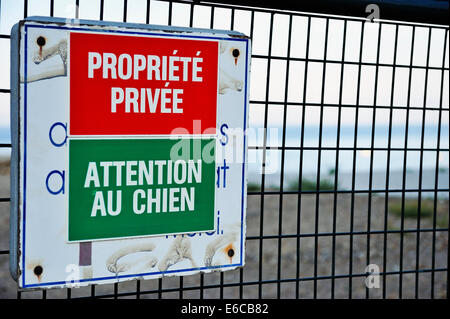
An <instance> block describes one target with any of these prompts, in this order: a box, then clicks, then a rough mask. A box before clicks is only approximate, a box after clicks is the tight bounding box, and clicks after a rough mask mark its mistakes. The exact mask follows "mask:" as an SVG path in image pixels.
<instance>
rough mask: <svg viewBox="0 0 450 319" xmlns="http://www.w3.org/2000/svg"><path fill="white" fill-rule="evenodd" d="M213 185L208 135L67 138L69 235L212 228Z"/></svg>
mask: <svg viewBox="0 0 450 319" xmlns="http://www.w3.org/2000/svg"><path fill="white" fill-rule="evenodd" d="M214 190H215V139H214V138H210V137H209V138H205V137H202V138H192V137H191V138H182V139H169V138H152V139H82V138H80V139H70V140H69V213H68V214H69V216H68V240H69V241H90V240H97V239H112V238H126V237H137V236H149V235H164V234H175V233H189V232H198V231H210V230H213V229H214ZM205 194H209V195H208V196H205Z"/></svg>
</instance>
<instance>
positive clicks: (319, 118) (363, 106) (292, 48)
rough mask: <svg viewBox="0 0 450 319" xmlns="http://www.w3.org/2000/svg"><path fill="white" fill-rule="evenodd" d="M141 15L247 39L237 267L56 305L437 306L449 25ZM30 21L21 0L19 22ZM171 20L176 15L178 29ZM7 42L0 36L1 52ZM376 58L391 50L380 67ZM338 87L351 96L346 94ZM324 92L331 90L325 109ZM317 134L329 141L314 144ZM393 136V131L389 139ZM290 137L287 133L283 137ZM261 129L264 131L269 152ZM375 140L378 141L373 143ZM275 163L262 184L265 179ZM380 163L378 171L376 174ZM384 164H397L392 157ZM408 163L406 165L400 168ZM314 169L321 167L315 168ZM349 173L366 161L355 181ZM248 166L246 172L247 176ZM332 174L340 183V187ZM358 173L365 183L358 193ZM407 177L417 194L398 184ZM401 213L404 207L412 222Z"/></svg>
mask: <svg viewBox="0 0 450 319" xmlns="http://www.w3.org/2000/svg"><path fill="white" fill-rule="evenodd" d="M49 4H50V5H49V12H48V14H47V15H48V16H57V15H60V14H61V13H60V11H61V10H60V8H59V7H57V5H58V1H55V0H51V1H50V3H49ZM74 4H75V6H74V7H73V8H72V10H71V11H70V10H69V11H70V12H71V15H72V16H70V17H68V18H76V19H77V18H81V19H83V14H82V13H83V11H80V8H81V9H83V7H80V5H81V6H82V5H83V3H81V4H80V1H78V0H77V1H74ZM144 4H145V5H144V7H142V8H141V11H142V12H144V10H145V23H147V24H149V23H152V24H161V21H160V20H161V19H160V17H158V16H155V15H152V12H153V10H162V11H158V12H159V14H165V16H167V21H166V22H165V24H167V25H182V24H183V23H184V25H183V26H188V27H196V26H197V24H198V23H199V22H202V25H207V27H209V28H211V29H213V28H217V25H218V23H220V25H221V27H220V28H224V27H222V25H228V26H229V27H227V28H228V29H230V30H237V31H241V32H244V33H246V34H247V35H248V36H250V38H251V39H252V45H253V52H252V74H251V90H250V100H249V104H250V114H249V120H250V128H249V131H251V130H255V131H257V129H262V133H261V134H260V135H258V134H257V135H258V136H256V138H255V139H254V140H252V138H250V142H249V148H248V149H249V155H250V154H252V155H255V157H256V158H257V160H256V164H255V163H253V164H255V165H253V164H252V165H253V166H251V165H250V163H249V174H251V173H253V177H251V176H249V188H248V208H247V237H246V240H247V249H246V265H245V266H244V267H243V268H240V269H237V270H234V271H230V272H226V273H224V272H221V273H219V274H217V273H216V274H203V273H202V274H200V275H195V276H186V277H178V278H161V279H157V280H149V281H144V280H137V281H135V282H134V283H132V284H131V288H130V283H120V284H119V283H115V284H112V285H106V286H107V287H108V289H109V290H105V289H104V288H103V287H102V286H101V285H100V286H96V285H92V286H90V287H87V288H79V289H72V288H66V289H60V290H58V291H59V292H61V291H63V290H64V291H65V294H63V297H66V298H119V297H134V298H147V297H151V298H165V297H172V298H173V297H175V298H180V299H182V298H191V297H193V296H195V297H196V298H224V297H228V298H229V297H233V298H265V297H270V298H448V285H447V281H448V276H449V267H448V256H449V255H448V243H449V234H448V232H449V226H448V220H449V210H448V198H449V187H448V162H449V160H448V153H449V147H448V122H449V120H448V117H449V105H448V85H449V83H448V81H449V80H448V77H449V65H448V52H449V50H448V36H449V35H448V29H449V28H448V26H441V25H425V24H419V23H409V22H399V21H384V20H382V21H381V22H379V23H369V22H366V20H365V19H362V18H356V17H343V16H330V15H323V14H317V13H304V12H297V11H289V10H280V9H268V8H257V7H252V6H249V5H246V3H245V1H243V2H242V5H236V4H223V3H214V2H203V1H193V2H192V1H150V0H148V1H146V2H144ZM108 5H111V4H110V3H109V2H107V1H104V0H100V7H99V8H98V20H100V21H102V20H107V19H108V15H109V14H110V13H111V10H116V11H117V10H119V9H120V8H113V7H112V5H111V7H108ZM131 5H132V1H127V0H124V1H123V7H122V8H121V9H122V11H121V13H122V14H121V21H123V22H134V20H133V16H132V14H133V12H135V11H133V9H132V7H131ZM200 8H203V9H205V8H206V9H207V11H208V14H207V16H206V17H207V18H205V17H204V16H203V17H201V18H202V19H209V20H208V21H206V22H205V21H198V19H200V17H199V16H196V13H197V11H198V10H199V9H200ZM30 11H31V9H30V6H29V3H28V1H27V0H24V1H23V18H25V17H27V16H29V12H30ZM161 12H162V13H161ZM180 12H181V15H180ZM1 14H2V15H5V14H8V12H6V13H5V11H4V10H3V12H1ZM65 14H66V15H67V13H65ZM181 16H182V17H188V18H187V21H188V22H187V24H186V19H181V18H180V17H181ZM66 17H67V16H66ZM196 17H197V18H196ZM242 17H244V18H245V21H246V22H247V24H246V25H247V26H246V27H245V28H244V27H242V26H241V25H242V21H241V20H240V19H244V18H242ZM381 17H382V12H381ZM18 18H21V17H18ZM154 19H157V20H158V21H157V23H156V22H155V21H154ZM196 19H197V20H196ZM181 20H183V21H184V22H181ZM225 20H226V21H225ZM223 21H225V23H224V22H223ZM142 22H144V21H142ZM280 25H283V28H281V29H280ZM0 27H1V26H0ZM337 27H338V28H341V29H339V30H341V31H340V33H339V36H338V37H337V33H336V28H337ZM244 29H245V30H244ZM261 30H263V31H261ZM299 30H300V31H299ZM405 32H406V33H405ZM405 35H406V36H405ZM335 37H337V40H336V38H335ZM405 37H406V40H405ZM9 39H10V35H9V34H0V41H2V42H3V43H5V42H4V41H9ZM281 39H285V40H284V44H283V43H282V42H281V41H282V40H281ZM320 39H323V41H321V42H320ZM386 39H387V40H386ZM436 39H438V40H436ZM318 41H319V42H320V43H319V42H318ZM263 42H264V44H261V43H263ZM280 43H281V44H280ZM318 43H319V44H318ZM336 43H340V45H339V44H338V45H336ZM405 46H406V49H405ZM2 47H3V45H2ZM280 47H281V48H282V49H280ZM299 47H300V48H301V49H302V50H303V51H302V54H298V51H299ZM282 51H283V52H282ZM401 51H402V52H403V51H406V53H405V52H403V54H400V52H401ZM296 52H297V53H296ZM386 52H392V54H391V58H390V59H389V58H386V57H385V54H386ZM368 53H370V54H371V55H372V58H368V57H367V54H368ZM351 55H353V57H351ZM405 57H406V58H405ZM400 59H401V61H400ZM405 59H406V60H407V61H405ZM418 59H419V60H420V59H422V60H423V61H422V62H420V61H419V62H420V63H419V62H417V60H418ZM2 63H3V67H2V70H5V72H6V73H7V72H8V70H6V64H5V63H4V62H2ZM280 70H281V71H280ZM368 71H370V72H371V73H370V76H368V74H369V73H368ZM350 73H351V76H350V75H349V74H350ZM349 77H350V80H349ZM329 78H330V79H334V81H331V80H329ZM330 81H331V82H330ZM349 81H350V82H351V83H353V87H351V88H350V89H347V87H346V83H347V82H349ZM400 82H401V83H400ZM330 83H334V84H333V85H334V86H335V88H334V90H335V93H334V98H333V99H330V91H331V90H330V87H331V88H333V85H330ZM401 85H403V86H404V88H403V89H402V90H401V89H400V86H401ZM368 87H370V88H371V89H370V90H368V89H367V88H368ZM431 87H434V88H437V90H434V91H431V90H430V88H431ZM349 90H350V92H352V95H353V101H349V98H348V96H347V95H348V92H349ZM311 92H312V93H311ZM10 93H11V91H10V88H7V87H0V97H8V96H9V94H10ZM294 93H295V97H292V95H293V94H294ZM311 96H313V98H311ZM368 100H371V101H368ZM3 101H5V100H3ZM399 101H400V102H399ZM0 107H1V108H2V109H3V108H9V104H8V103H7V104H1V105H0ZM2 111H3V110H2ZM399 112H400V113H399ZM4 113H5V112H4V111H3V113H1V114H4ZM274 114H276V116H275V118H277V119H278V120H277V121H278V122H276V123H275V124H274V121H273V117H274ZM294 118H296V121H294ZM330 119H332V120H330ZM383 121H384V122H383ZM255 123H257V124H255ZM293 123H294V124H293ZM330 123H331V124H330ZM349 123H350V124H349ZM380 123H381V124H380ZM411 123H415V124H414V125H416V126H417V127H414V126H413V125H412V124H411ZM330 125H331V127H332V128H333V135H332V136H331V137H330V136H328V135H327V134H326V130H327V129H328V128H329V126H330ZM379 125H382V126H381V128H380V127H379ZM397 126H400V127H402V130H401V131H402V134H401V135H400V137H399V136H397V135H396V132H397V131H396V130H397ZM292 127H295V128H296V130H295V133H292V132H290V131H289V130H290V129H291V128H292ZM311 127H314V131H313V133H311V131H310V128H311ZM271 128H275V129H277V131H276V133H275V135H276V138H275V142H274V141H273V139H272V133H271V131H270V129H271ZM431 129H433V130H432V132H434V134H431V135H430V133H429V131H430V130H431ZM345 130H347V131H350V132H351V134H350V138H348V136H347V135H346V134H348V132H347V133H345ZM361 130H364V132H362V131H361ZM380 131H382V133H383V135H382V136H384V141H385V142H384V143H380V142H379V139H380V137H379V134H380ZM430 136H431V137H430ZM312 137H314V139H315V141H314V142H313V143H311V141H310V140H311V138H312ZM394 138H395V139H396V141H397V142H398V141H401V143H400V142H399V143H400V145H399V144H398V143H397V142H396V143H395V144H394V143H393V140H394ZM330 139H331V142H332V143H330ZM414 139H415V140H414ZM255 140H256V141H255ZM293 141H295V142H296V143H295V145H293V144H294V143H293ZM363 142H364V143H363ZM10 149H11V143H10V142H7V141H6V142H5V141H1V143H0V151H2V150H10ZM274 152H276V153H277V157H276V158H277V163H276V164H277V165H276V169H275V173H274V172H273V171H270V169H271V167H270V164H271V160H272V157H271V155H272V153H274ZM292 154H293V155H292ZM347 154H351V156H347ZM379 154H381V155H382V161H381V162H382V163H384V164H383V165H382V168H383V169H382V170H381V173H380V172H378V171H376V170H377V169H379V168H380V165H379V162H380V158H379V156H378V155H379ZM395 154H401V160H398V159H396V158H394V155H395ZM430 154H431V155H430ZM0 155H1V154H0ZM291 155H292V156H291ZM293 156H294V157H295V158H293ZM341 156H342V157H341ZM345 156H347V157H345ZM330 158H331V160H332V161H331V162H330ZM395 161H397V162H398V163H400V164H401V165H400V167H401V169H400V171H399V173H398V174H397V175H395V174H391V173H392V172H391V170H393V169H394V168H395V167H394V164H396V165H397V164H398V163H397V162H395ZM411 161H416V165H415V167H416V168H415V169H414V170H413V171H411V168H410V167H409V166H408V165H410V164H411V163H410V162H411ZM312 163H313V164H314V165H312V166H311V164H312ZM327 163H331V166H328V167H326V166H324V165H325V164H327ZM361 163H365V164H368V166H367V168H368V171H364V170H363V169H361V168H360V165H361ZM250 166H251V167H250ZM255 166H258V169H257V170H256V171H250V168H254V167H255ZM391 166H392V167H394V168H392V167H391ZM345 167H347V169H348V170H347V171H345ZM430 172H431V173H430ZM345 174H347V175H349V176H347V177H346V178H347V179H348V180H347V182H348V183H347V185H348V186H347V187H341V184H342V182H343V181H342V179H344V177H345V176H344V175H345ZM358 174H365V175H364V176H366V177H367V183H365V184H363V186H361V185H359V184H358V183H359V182H360V181H359V179H360V178H361V177H360V175H358ZM414 174H415V175H414ZM416 175H417V180H416V183H413V186H411V185H408V183H411V182H410V180H411V178H412V177H411V176H416ZM324 176H325V177H326V178H325V179H323V177H324ZM430 176H431V177H432V182H429V178H428V177H430ZM414 178H416V177H414ZM445 179H447V180H446V181H445ZM380 180H381V182H380ZM392 182H400V185H401V186H397V185H395V186H393V185H391V183H392ZM380 185H381V186H380ZM9 202H10V198H9V196H7V197H0V207H2V206H3V207H6V209H3V210H1V212H5V213H8V207H9ZM411 206H412V207H413V208H414V207H415V209H416V214H415V215H413V216H410V208H411ZM426 207H427V209H428V210H427V215H425V208H426ZM413 210H414V209H413ZM417 212H419V213H417ZM0 217H2V216H0ZM270 226H273V227H270ZM2 229H7V228H4V227H3V228H2ZM2 244H4V243H2ZM1 247H4V246H1ZM324 247H325V248H324ZM427 249H429V250H430V251H431V252H430V251H428V250H427ZM394 254H396V258H394V257H393V256H392V255H394ZM0 255H1V256H0V260H1V259H5V258H8V255H9V251H8V250H6V249H3V250H0ZM425 257H426V258H427V260H424V258H425ZM3 264H5V265H6V264H7V262H6V263H3ZM371 264H375V265H376V266H377V267H378V272H377V273H376V274H377V276H378V277H377V278H379V279H380V282H379V286H378V287H376V288H374V289H371V288H370V287H369V285H367V284H366V280H367V279H369V278H370V274H371V272H370V271H369V270H367V268H365V266H369V265H371ZM6 268H7V267H6ZM0 285H1V283H0ZM149 285H150V286H151V288H149ZM123 289H126V290H128V291H123ZM59 292H55V290H49V291H46V290H42V291H38V292H36V291H34V292H27V291H23V292H22V291H16V292H13V293H14V294H16V296H17V298H29V297H32V298H36V297H42V298H47V297H52V296H53V295H55V296H56V295H57V296H58V297H61V294H58V293H59ZM213 292H214V293H213ZM36 294H40V295H36Z"/></svg>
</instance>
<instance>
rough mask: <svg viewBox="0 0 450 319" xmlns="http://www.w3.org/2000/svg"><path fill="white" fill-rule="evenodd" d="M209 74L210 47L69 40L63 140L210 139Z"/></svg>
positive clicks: (212, 99)
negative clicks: (201, 131) (202, 133)
mask: <svg viewBox="0 0 450 319" xmlns="http://www.w3.org/2000/svg"><path fill="white" fill-rule="evenodd" d="M217 74H218V42H217V41H203V40H193V39H180V38H177V39H173V38H162V37H140V36H128V35H105V34H92V33H91V34H88V33H75V32H72V33H71V34H70V135H146V134H170V133H173V130H174V129H178V130H177V131H176V133H178V134H193V133H198V132H195V130H194V126H195V125H193V123H194V121H196V122H197V121H199V120H200V121H201V122H200V123H201V127H202V128H205V129H206V128H209V129H211V128H212V129H213V130H211V131H210V130H208V132H209V133H214V132H215V130H214V128H215V127H216V107H217V79H218V75H217ZM197 123H198V122H197ZM180 128H181V130H179V129H180Z"/></svg>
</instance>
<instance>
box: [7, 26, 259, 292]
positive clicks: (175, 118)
mask: <svg viewBox="0 0 450 319" xmlns="http://www.w3.org/2000/svg"><path fill="white" fill-rule="evenodd" d="M250 56H251V50H250V40H249V38H248V37H246V36H244V35H243V34H241V33H238V32H233V31H218V30H203V29H187V28H175V27H162V26H150V25H138V24H125V23H107V22H98V23H95V24H94V23H93V22H92V21H83V20H64V19H58V18H41V17H31V18H27V19H25V20H24V21H21V22H19V23H18V24H16V25H15V26H14V28H13V30H12V34H11V61H12V62H11V86H12V90H11V117H12V123H11V130H12V132H11V133H12V134H11V136H12V144H13V149H12V165H11V234H10V236H11V237H10V252H11V253H10V270H11V274H12V276H13V277H14V278H15V279H16V280H17V282H18V285H19V287H20V288H50V287H73V286H83V285H88V284H101V283H114V282H119V281H124V280H130V279H135V278H139V279H142V278H143V279H150V278H160V277H162V276H171V275H180V276H181V275H188V274H195V273H198V272H211V271H217V270H219V271H224V270H230V269H235V268H236V267H241V266H243V265H244V256H245V218H246V189H247V175H246V171H247V167H246V158H247V139H246V135H245V132H246V128H247V125H248V120H247V117H248V115H247V114H248V97H249V93H248V88H249V69H250Z"/></svg>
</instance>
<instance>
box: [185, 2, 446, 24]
mask: <svg viewBox="0 0 450 319" xmlns="http://www.w3.org/2000/svg"><path fill="white" fill-rule="evenodd" d="M194 2H209V3H222V4H230V5H241V6H249V7H260V8H267V9H272V10H273V9H280V10H292V11H303V12H311V13H321V14H334V15H345V16H354V17H362V18H365V17H367V16H368V15H369V13H366V7H367V6H368V5H369V4H376V5H378V7H379V8H380V19H383V20H397V21H407V22H419V23H431V24H444V25H448V17H449V10H448V9H449V5H448V3H449V1H448V0H301V1H273V0H221V1H215V0H212V1H209V0H208V1H194Z"/></svg>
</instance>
